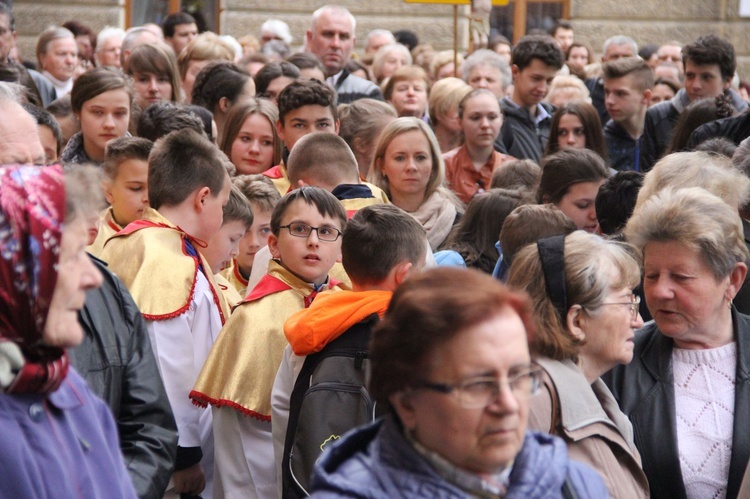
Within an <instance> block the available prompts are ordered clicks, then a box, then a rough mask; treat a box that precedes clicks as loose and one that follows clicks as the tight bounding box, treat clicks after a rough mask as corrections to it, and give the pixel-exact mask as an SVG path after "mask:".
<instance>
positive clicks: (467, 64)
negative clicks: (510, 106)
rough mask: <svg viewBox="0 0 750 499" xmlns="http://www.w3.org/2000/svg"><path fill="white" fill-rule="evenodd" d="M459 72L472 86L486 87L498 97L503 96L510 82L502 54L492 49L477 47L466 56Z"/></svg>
mask: <svg viewBox="0 0 750 499" xmlns="http://www.w3.org/2000/svg"><path fill="white" fill-rule="evenodd" d="M461 73H462V75H463V79H464V81H465V82H466V83H468V84H469V85H471V87H472V88H486V89H487V90H489V91H490V92H492V93H493V94H495V96H496V97H497V98H498V99H502V98H503V97H505V89H506V88H508V86H509V85H510V84H511V83H512V81H513V80H512V78H513V77H512V75H511V71H510V66H509V65H508V63H507V62H506V61H505V59H504V58H503V56H501V55H500V54H498V53H497V52H495V51H493V50H487V49H479V50H477V51H475V52H474V53H472V54H471V55H470V56H469V57H467V58H466V60H465V61H464V63H463V64H462V65H461Z"/></svg>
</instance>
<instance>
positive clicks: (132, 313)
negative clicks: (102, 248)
mask: <svg viewBox="0 0 750 499" xmlns="http://www.w3.org/2000/svg"><path fill="white" fill-rule="evenodd" d="M91 259H92V261H93V262H94V264H95V265H96V267H97V268H98V269H99V270H101V272H102V276H103V277H104V280H103V284H102V287H101V288H99V289H96V290H91V291H89V292H88V293H87V294H86V303H85V305H84V307H83V309H82V310H81V312H80V314H79V316H78V320H79V322H80V323H81V325H82V326H83V329H84V331H85V337H84V340H83V342H82V343H81V345H79V346H78V347H76V348H74V349H71V350H70V352H69V354H70V359H71V362H72V364H73V365H74V366H75V368H76V369H77V370H78V371H79V372H80V374H81V376H82V377H83V378H84V379H85V380H86V382H87V383H88V384H89V386H90V387H91V390H92V391H93V392H94V393H95V394H97V395H98V396H100V397H101V398H103V399H104V401H105V402H107V405H109V407H110V409H112V413H113V414H114V417H115V420H116V421H117V427H118V430H119V434H120V448H121V450H122V453H123V456H124V458H125V465H126V466H127V469H128V473H129V474H130V477H131V479H132V480H133V485H134V486H135V490H136V492H137V493H138V496H139V497H142V498H154V499H156V498H161V497H162V496H163V495H164V491H165V490H166V488H167V484H168V482H169V478H170V477H171V475H172V469H173V467H174V460H175V452H176V449H177V425H176V424H175V421H174V417H173V416H172V409H171V407H170V406H169V400H168V399H167V394H166V392H165V390H164V385H163V384H162V381H161V376H160V375H159V371H158V369H157V367H156V360H155V359H154V354H153V352H152V350H151V342H150V341H149V339H148V333H147V331H146V324H145V322H144V320H143V316H142V315H141V312H140V310H138V307H137V306H136V304H135V302H134V301H133V298H132V297H131V296H130V293H128V291H127V289H126V288H125V286H124V285H123V284H122V282H120V280H119V279H118V278H117V277H115V275H114V274H112V273H111V272H110V271H109V270H107V267H106V264H105V263H104V262H102V261H101V260H98V259H96V258H94V257H91Z"/></svg>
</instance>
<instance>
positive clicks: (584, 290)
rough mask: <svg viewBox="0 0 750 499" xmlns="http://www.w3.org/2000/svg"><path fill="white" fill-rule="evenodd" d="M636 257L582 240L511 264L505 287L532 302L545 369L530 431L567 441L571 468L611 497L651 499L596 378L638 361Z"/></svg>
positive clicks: (537, 350) (545, 244)
mask: <svg viewBox="0 0 750 499" xmlns="http://www.w3.org/2000/svg"><path fill="white" fill-rule="evenodd" d="M634 253H635V251H634V250H633V249H632V248H629V247H628V246H626V245H625V244H623V243H618V242H614V241H607V240H604V239H602V238H600V237H598V236H595V235H593V234H588V233H586V232H583V231H577V232H574V233H572V234H570V235H568V236H553V237H550V238H545V239H541V240H539V241H538V242H537V244H535V245H529V246H527V247H526V248H524V249H523V250H521V252H520V253H519V254H518V255H517V256H516V257H514V259H513V264H512V265H511V268H510V278H509V280H508V284H509V285H510V286H511V287H515V288H516V289H524V290H525V291H526V292H528V293H529V295H530V296H531V299H532V301H533V308H534V317H535V318H536V319H537V324H538V331H537V333H536V334H535V335H533V336H531V341H530V343H531V344H530V347H531V351H532V353H533V354H535V358H536V363H537V364H538V365H539V366H540V367H541V368H542V369H543V378H542V380H543V383H542V387H541V390H540V392H541V393H540V394H539V395H538V396H536V397H534V398H533V399H532V400H531V403H530V415H529V427H530V428H532V429H534V430H539V431H545V432H549V433H551V434H553V435H557V436H560V437H562V438H563V440H565V442H566V443H567V444H568V452H569V453H570V455H571V457H572V458H573V459H576V460H578V461H581V462H585V463H587V464H589V465H591V466H592V467H593V468H595V469H596V470H597V471H598V472H599V473H600V474H601V475H602V477H603V478H604V481H605V483H606V484H607V488H608V489H609V494H610V496H612V497H621V498H628V499H630V498H638V497H648V482H647V481H646V476H645V475H644V473H643V470H642V469H641V460H640V457H639V455H638V451H637V450H636V447H635V444H634V443H633V430H632V427H631V425H630V422H629V421H628V420H627V418H626V417H625V415H624V414H623V413H622V412H620V410H619V408H618V407H617V402H616V401H615V399H614V397H613V396H612V394H611V393H610V391H609V389H607V387H606V386H605V384H604V382H603V381H602V380H601V379H599V377H600V376H601V375H602V374H604V373H606V372H607V371H609V370H610V369H612V368H613V367H615V366H616V365H619V364H628V363H629V362H630V361H631V359H632V358H633V337H634V329H636V328H639V327H641V326H643V320H642V319H641V317H640V315H639V314H638V304H639V302H640V300H639V299H638V298H637V297H635V296H633V288H634V287H635V286H636V285H637V284H638V282H639V280H640V267H639V265H638V262H637V260H636V259H635V257H634V256H633V255H634Z"/></svg>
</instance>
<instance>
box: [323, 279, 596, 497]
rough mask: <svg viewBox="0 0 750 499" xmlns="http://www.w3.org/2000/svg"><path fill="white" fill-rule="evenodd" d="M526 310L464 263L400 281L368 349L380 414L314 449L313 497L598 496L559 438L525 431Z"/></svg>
mask: <svg viewBox="0 0 750 499" xmlns="http://www.w3.org/2000/svg"><path fill="white" fill-rule="evenodd" d="M529 308H530V307H529V306H528V302H527V301H526V298H524V297H523V296H521V295H518V294H515V293H513V292H510V291H508V290H507V288H505V287H503V286H502V285H501V284H499V283H498V282H497V281H496V280H494V279H492V278H491V277H489V276H487V275H484V274H481V273H479V272H478V271H474V270H462V269H455V268H438V269H432V270H429V271H427V272H425V273H423V274H421V275H419V276H416V277H413V278H411V279H409V280H407V281H406V282H405V283H404V284H402V285H401V287H400V288H399V289H397V290H396V292H395V293H394V294H393V299H392V300H391V303H390V305H389V307H388V311H387V313H386V315H385V318H384V319H383V321H382V322H381V323H380V325H379V326H378V327H377V328H376V330H375V331H374V332H373V342H372V344H371V350H370V359H371V367H372V376H371V379H370V393H371V395H373V396H374V398H375V399H376V400H377V403H378V406H379V407H380V408H381V410H383V411H384V412H386V414H387V415H386V416H385V418H383V419H381V420H379V421H377V422H376V423H374V424H372V425H370V426H366V427H363V428H360V429H358V430H355V431H354V432H351V433H349V434H347V435H346V436H344V437H342V439H341V440H340V441H338V442H337V443H336V444H334V445H333V446H332V448H331V450H330V451H327V452H326V453H324V454H323V456H322V457H321V458H320V460H319V461H318V463H317V465H316V470H315V476H314V478H313V490H314V492H313V497H344V496H346V497H377V498H381V497H383V498H385V497H402V498H406V497H443V498H448V497H455V498H459V497H508V498H510V497H523V498H532V497H578V498H588V497H592V498H593V497H597V498H598V497H606V488H605V487H604V484H603V483H602V481H601V479H600V478H599V477H598V475H597V474H596V473H595V472H594V471H593V470H591V469H590V468H588V467H586V466H584V465H581V464H578V463H574V462H573V461H569V460H568V456H567V452H566V451H565V446H564V444H563V443H562V441H560V440H559V439H557V438H554V437H550V436H549V435H543V434H538V433H530V432H527V431H526V422H527V417H528V410H529V402H530V400H531V397H532V395H533V393H534V391H535V390H536V388H537V386H538V375H539V372H538V370H537V369H536V368H535V367H534V366H533V365H532V364H531V357H530V355H529V349H528V344H527V340H526V334H527V330H528V329H531V316H530V310H529Z"/></svg>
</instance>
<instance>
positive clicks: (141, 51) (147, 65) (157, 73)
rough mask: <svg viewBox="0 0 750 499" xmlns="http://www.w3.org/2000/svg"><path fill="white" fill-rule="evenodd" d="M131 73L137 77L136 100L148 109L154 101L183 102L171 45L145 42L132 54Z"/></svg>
mask: <svg viewBox="0 0 750 499" xmlns="http://www.w3.org/2000/svg"><path fill="white" fill-rule="evenodd" d="M127 73H128V74H129V75H130V76H131V77H132V78H133V87H134V89H135V102H136V104H138V107H140V108H141V109H146V108H147V107H148V106H150V105H151V104H153V103H154V102H161V101H163V100H169V101H172V102H181V101H182V87H181V85H180V72H179V70H178V69H177V59H176V58H175V56H174V52H173V51H172V49H171V48H170V47H168V46H167V45H164V44H161V43H156V44H153V45H152V44H146V45H141V46H140V47H138V48H136V49H135V50H134V51H133V53H132V54H131V55H130V59H128V62H127Z"/></svg>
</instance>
